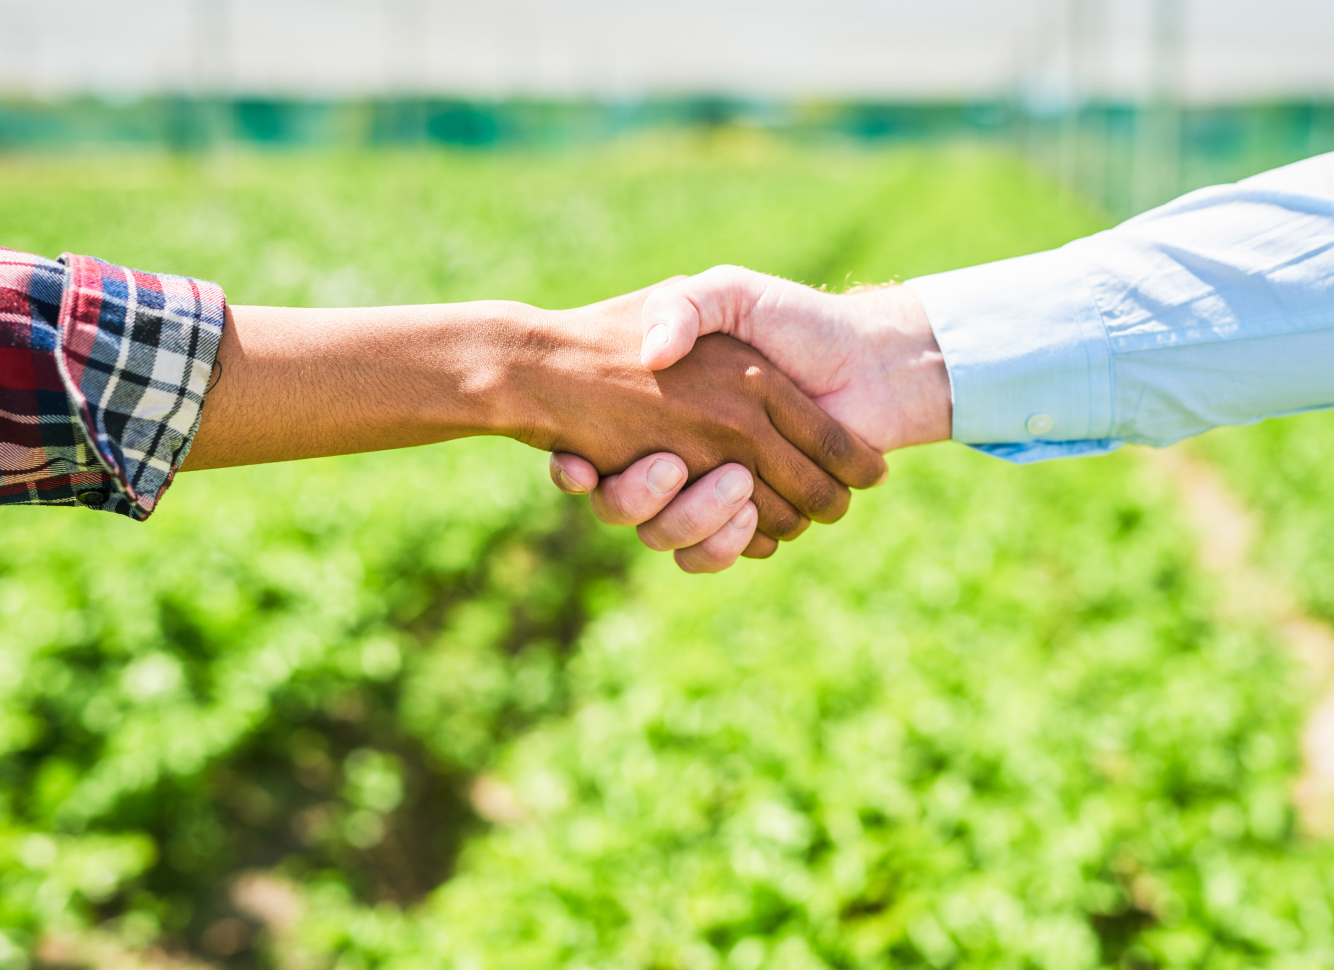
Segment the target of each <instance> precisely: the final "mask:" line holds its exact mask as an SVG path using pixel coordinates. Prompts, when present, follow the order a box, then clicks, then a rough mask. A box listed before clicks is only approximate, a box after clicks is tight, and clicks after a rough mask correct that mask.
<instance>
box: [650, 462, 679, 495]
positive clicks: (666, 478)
mask: <svg viewBox="0 0 1334 970" xmlns="http://www.w3.org/2000/svg"><path fill="white" fill-rule="evenodd" d="M646 477H647V478H648V487H649V491H652V492H657V493H658V494H659V495H665V494H666V493H668V492H670V491H671V490H672V489H674V488H676V486H678V485H680V484H681V479H682V478H683V477H685V476H683V475H682V474H681V468H680V466H679V465H675V464H673V463H672V462H670V461H664V460H663V459H661V458H659V459H658V460H657V461H655V462H654V463H653V464H651V465H649V466H648V475H647V476H646Z"/></svg>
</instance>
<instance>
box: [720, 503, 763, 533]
mask: <svg viewBox="0 0 1334 970" xmlns="http://www.w3.org/2000/svg"><path fill="white" fill-rule="evenodd" d="M757 514H758V510H757V509H756V508H755V506H753V505H749V504H747V505H746V506H745V508H743V509H742V510H741V511H740V512H738V513H737V514H736V515H734V516H732V517H731V518H730V519H728V520H727V524H728V525H730V526H731V527H732V528H733V529H736V530H737V531H738V532H749V531H751V530H752V529H753V528H755V516H756V515H757Z"/></svg>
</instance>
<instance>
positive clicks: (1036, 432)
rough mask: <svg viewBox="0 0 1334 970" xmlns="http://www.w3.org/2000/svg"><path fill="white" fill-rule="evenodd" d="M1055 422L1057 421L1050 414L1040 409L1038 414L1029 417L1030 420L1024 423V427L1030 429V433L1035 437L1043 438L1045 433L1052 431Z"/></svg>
mask: <svg viewBox="0 0 1334 970" xmlns="http://www.w3.org/2000/svg"><path fill="white" fill-rule="evenodd" d="M1055 424H1056V422H1055V421H1054V420H1052V416H1051V415H1050V414H1044V413H1042V412H1041V411H1039V412H1038V413H1037V414H1034V415H1032V416H1031V417H1029V419H1028V421H1027V422H1026V423H1025V424H1024V427H1025V428H1027V429H1028V433H1029V434H1031V435H1032V436H1033V437H1034V438H1041V437H1042V436H1043V435H1044V434H1046V433H1047V432H1048V431H1050V430H1051V429H1052V427H1053V426H1054V425H1055Z"/></svg>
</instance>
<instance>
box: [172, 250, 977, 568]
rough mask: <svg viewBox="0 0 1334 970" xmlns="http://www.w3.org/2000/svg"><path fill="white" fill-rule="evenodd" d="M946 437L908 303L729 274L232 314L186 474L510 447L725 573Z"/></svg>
mask: <svg viewBox="0 0 1334 970" xmlns="http://www.w3.org/2000/svg"><path fill="white" fill-rule="evenodd" d="M950 430H951V398H950V383H949V377H948V375H947V374H946V370H945V363H944V360H943V358H942V356H941V353H940V349H939V347H938V346H937V344H936V339H935V336H934V335H933V333H932V331H931V326H930V324H929V323H928V322H927V319H926V313H925V311H924V310H923V308H922V305H921V303H920V302H919V301H918V299H917V297H916V296H915V295H914V294H913V292H912V290H911V289H910V288H909V287H905V286H885V287H874V288H863V289H858V290H854V291H852V292H849V293H844V294H840V295H835V294H831V293H825V292H823V291H820V290H814V289H811V288H810V287H808V286H802V285H800V284H797V283H792V282H789V281H787V280H781V279H776V278H774V277H771V276H764V275H761V274H759V273H753V272H750V271H749V270H744V269H740V268H738V267H735V266H718V267H715V268H713V269H711V270H708V271H707V272H704V273H701V274H699V275H698V276H692V277H679V278H677V279H672V280H668V281H666V282H664V283H660V284H659V285H657V286H654V287H650V288H649V289H647V290H641V291H640V292H638V293H631V294H628V295H626V296H621V297H617V298H615V299H612V300H607V301H605V302H603V303H596V304H593V305H591V306H586V307H581V308H579V309H575V310H557V311H548V310H541V309H538V308H536V307H532V306H527V305H525V304H521V303H510V302H504V301H482V302H477V303H453V304H437V305H431V306H400V307H379V308H372V309H331V310H319V309H292V308H283V307H257V306H229V307H228V308H227V311H226V323H225V325H224V327H223V331H222V337H221V344H220V346H219V348H218V356H217V363H216V364H215V365H214V376H213V380H212V382H211V385H210V387H209V389H208V391H207V396H206V398H205V399H204V405H203V414H202V419H201V421H200V424H199V427H198V431H197V433H196V434H195V437H194V440H193V443H192V445H191V448H190V451H189V455H188V457H187V458H186V459H185V462H184V464H183V465H182V468H183V469H186V470H191V469H202V468H216V467H221V466H226V465H247V464H257V463H261V462H270V461H287V460H291V459H298V458H314V457H318V456H321V455H338V454H349V453H352V452H364V451H377V450H383V449H387V448H401V447H407V446H411V445H421V444H428V443H431V442H437V441H446V440H449V439H452V438H463V437H468V436H471V435H505V436H507V437H510V438H515V439H517V440H519V441H523V442H525V443H527V444H530V445H533V446H534V447H537V448H541V449H542V450H544V451H550V452H553V456H552V460H551V470H552V477H553V478H554V479H555V481H556V483H557V484H558V485H559V486H560V487H561V488H562V489H564V490H565V491H567V492H573V493H584V492H588V493H591V494H592V501H593V507H594V509H595V510H596V512H597V514H598V515H599V516H601V518H602V519H603V520H604V521H606V522H610V523H615V524H623V525H636V526H638V527H639V535H640V537H641V538H642V539H643V541H644V542H645V543H647V544H648V545H649V546H650V547H652V548H654V549H659V550H667V549H671V550H674V551H675V555H676V561H677V562H678V563H679V564H680V566H681V568H682V569H685V570H687V571H689V572H716V571H718V570H721V569H725V568H727V567H728V566H730V565H731V564H732V563H733V562H735V561H736V558H737V557H738V556H742V555H744V556H751V557H755V558H763V557H765V556H769V555H772V554H773V552H774V550H775V549H776V548H777V543H778V542H779V541H781V540H787V539H794V538H796V537H797V536H798V535H800V534H801V532H802V531H803V530H804V529H805V528H806V527H807V526H808V525H809V524H810V523H811V521H812V520H814V521H816V522H833V521H835V520H837V519H838V518H839V517H840V516H842V515H843V513H844V512H845V511H846V510H847V508H848V501H849V493H848V489H849V488H869V487H870V486H872V485H876V484H878V483H879V482H881V481H882V480H883V479H884V478H885V475H886V468H885V462H884V459H883V458H882V457H881V455H882V454H883V453H884V452H887V451H891V450H893V449H895V448H902V447H904V446H906V445H913V444H921V443H924V442H928V441H937V440H941V439H945V438H948V437H949V436H950Z"/></svg>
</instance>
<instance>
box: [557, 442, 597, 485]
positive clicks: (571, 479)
mask: <svg viewBox="0 0 1334 970" xmlns="http://www.w3.org/2000/svg"><path fill="white" fill-rule="evenodd" d="M549 467H550V471H551V480H552V481H553V482H555V483H556V487H557V488H558V489H560V490H561V491H562V492H566V493H567V494H570V495H583V494H585V493H586V492H591V491H593V489H595V488H597V487H598V470H597V469H596V468H594V467H593V465H592V464H591V463H590V462H587V461H585V460H584V459H582V458H580V457H579V456H578V455H571V454H568V453H567V452H563V451H558V452H555V453H554V454H552V456H551V463H550V466H549Z"/></svg>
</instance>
